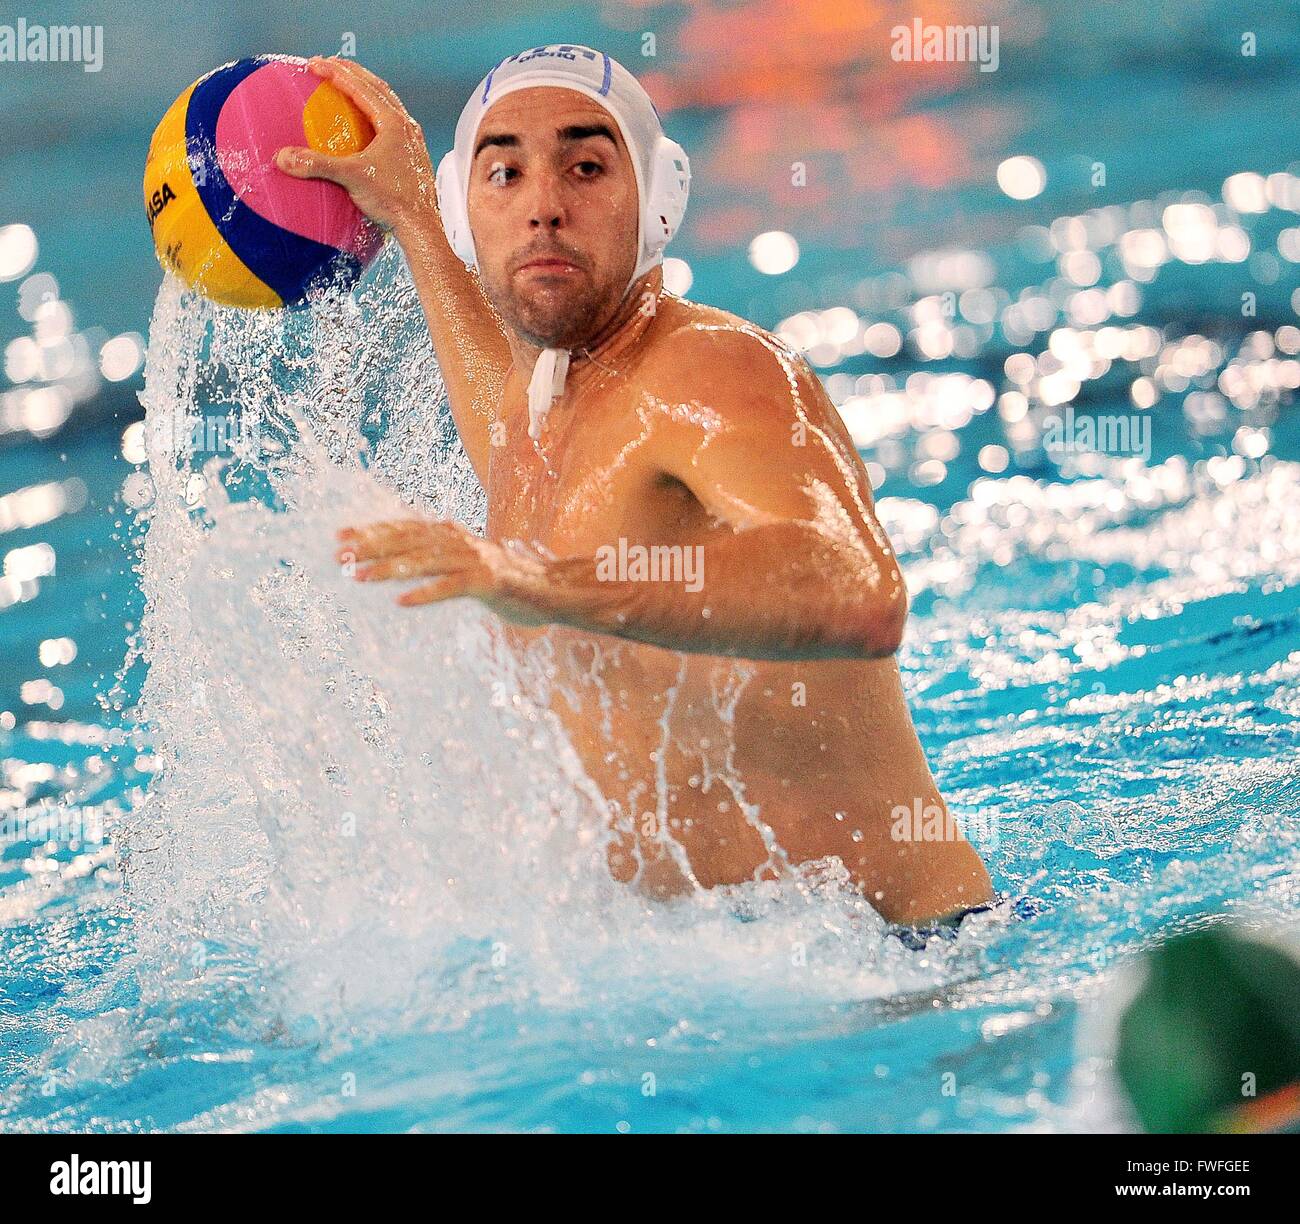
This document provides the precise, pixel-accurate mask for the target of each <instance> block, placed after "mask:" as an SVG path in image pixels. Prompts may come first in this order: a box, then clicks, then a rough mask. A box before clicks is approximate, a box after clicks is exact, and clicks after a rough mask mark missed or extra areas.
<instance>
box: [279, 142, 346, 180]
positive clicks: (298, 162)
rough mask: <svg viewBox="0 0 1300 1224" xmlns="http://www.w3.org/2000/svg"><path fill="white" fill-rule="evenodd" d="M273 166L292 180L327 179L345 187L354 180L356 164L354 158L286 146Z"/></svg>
mask: <svg viewBox="0 0 1300 1224" xmlns="http://www.w3.org/2000/svg"><path fill="white" fill-rule="evenodd" d="M275 164H276V165H277V166H279V167H280V169H281V170H283V171H284V172H285V174H288V175H290V176H292V177H293V178H315V179H329V181H330V182H331V183H338V184H339V185H340V186H342V187H346V186H348V185H349V183H351V182H352V181H353V180H354V177H355V175H356V173H357V163H356V160H355V158H354V157H352V156H348V157H336V156H335V155H334V154H333V153H318V152H316V150H315V149H303V148H298V147H296V146H294V145H286V146H285V147H284V148H283V149H281V150H280V151H279V152H278V153H276V155H275Z"/></svg>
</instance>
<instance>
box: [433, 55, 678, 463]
mask: <svg viewBox="0 0 1300 1224" xmlns="http://www.w3.org/2000/svg"><path fill="white" fill-rule="evenodd" d="M546 85H550V86H555V87H557V88H560V89H572V90H574V91H575V92H577V93H580V94H584V95H585V96H586V97H588V98H591V99H592V100H593V101H595V102H596V103H598V104H599V105H600V106H601V107H602V108H604V109H605V110H606V111H608V112H609V115H610V118H612V119H613V120H614V122H615V124H616V125H617V126H618V130H619V134H620V135H621V136H622V137H623V143H624V144H625V145H626V146H627V150H628V154H629V155H630V157H631V158H632V168H633V170H634V171H635V174H636V186H637V195H638V198H639V200H640V205H641V208H640V213H639V217H638V225H637V241H638V255H637V263H636V267H635V269H634V270H633V272H632V279H631V281H629V282H628V287H629V288H630V287H631V285H632V284H634V283H635V282H636V281H637V280H638V279H639V278H640V277H642V276H644V275H645V273H646V272H648V271H649V270H650V269H651V268H653V267H654V266H655V265H656V264H657V263H659V262H661V260H662V259H663V250H664V247H665V246H666V245H667V244H668V240H669V239H670V238H671V237H672V236H673V234H675V233H676V232H677V229H678V227H679V226H680V225H681V222H682V217H683V215H684V214H685V212H686V200H687V197H688V195H689V193H690V181H691V171H690V162H689V161H688V160H687V157H686V153H685V151H684V150H683V149H682V147H681V145H679V144H678V143H677V142H676V141H675V140H670V139H669V138H668V137H667V136H665V135H664V132H663V127H662V126H661V124H660V122H659V114H658V112H657V111H656V110H655V108H654V103H653V102H651V101H650V95H649V94H647V93H646V91H645V90H644V89H642V88H641V83H640V82H639V81H638V80H637V79H636V77H634V76H633V75H632V74H631V73H630V72H629V71H628V70H627V69H626V68H624V67H623V65H622V64H620V63H618V61H617V60H613V59H611V58H610V57H609V56H608V55H605V54H604V53H603V52H600V51H593V50H592V49H591V48H590V47H579V46H573V45H570V44H567V43H563V44H559V45H556V46H551V47H534V48H533V49H532V50H529V51H521V52H520V53H519V54H518V55H512V56H510V58H509V59H505V60H502V61H501V63H499V64H498V65H497V66H496V67H495V68H493V69H492V71H491V72H489V73H488V74H487V76H485V77H484V78H483V80H482V81H480V82H479V85H478V88H477V89H475V90H474V93H473V94H472V95H471V96H470V99H469V101H468V102H466V103H465V109H464V110H463V111H461V114H460V120H459V121H458V122H457V124H456V143H455V145H454V146H453V148H452V150H451V152H449V153H448V154H447V155H446V156H445V157H444V158H443V159H442V161H441V163H440V164H439V166H438V174H437V191H438V210H439V212H440V213H441V214H442V224H443V228H444V230H445V231H446V233H447V241H448V242H449V243H450V244H451V248H452V250H453V251H455V252H456V254H457V255H458V256H460V258H461V259H462V260H463V261H464V263H465V265H466V266H467V267H470V268H473V267H475V266H476V265H477V263H478V255H477V253H476V251H475V249H474V235H473V233H471V231H470V227H469V176H470V166H471V163H472V162H473V159H474V143H475V141H476V140H477V139H478V129H479V125H480V124H481V123H482V121H483V116H484V115H485V114H486V113H487V111H488V110H489V108H490V107H491V106H492V105H493V103H495V102H497V101H498V100H499V99H501V98H503V97H505V95H506V94H508V93H513V92H514V91H515V90H517V89H533V88H536V87H538V86H546ZM568 357H569V354H568V353H567V352H565V351H564V350H562V349H544V350H543V352H542V355H541V357H540V358H539V359H538V362H537V365H536V366H535V367H534V370H533V379H532V382H531V383H530V384H529V388H528V402H529V433H530V435H531V436H532V437H534V438H536V437H537V436H538V435H539V434H540V431H541V418H542V416H543V415H544V413H545V411H546V409H547V408H549V407H550V402H551V399H552V398H553V397H554V396H556V395H559V394H560V393H561V392H562V391H563V389H564V377H565V370H566V369H567V367H568Z"/></svg>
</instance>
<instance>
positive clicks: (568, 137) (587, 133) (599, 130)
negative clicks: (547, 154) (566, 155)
mask: <svg viewBox="0 0 1300 1224" xmlns="http://www.w3.org/2000/svg"><path fill="white" fill-rule="evenodd" d="M559 136H560V139H561V140H563V141H566V142H567V141H574V140H587V139H589V138H590V137H592V136H603V137H604V138H605V139H606V140H608V141H609V143H610V144H612V145H614V146H615V147H617V146H618V140H617V139H616V138H615V136H614V133H613V132H611V131H610V129H609V125H608V124H604V123H577V124H574V125H573V126H571V127H566V128H561V129H560V132H559Z"/></svg>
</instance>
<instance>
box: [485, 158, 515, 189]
mask: <svg viewBox="0 0 1300 1224" xmlns="http://www.w3.org/2000/svg"><path fill="white" fill-rule="evenodd" d="M515 173H516V171H515V170H513V169H512V168H511V167H510V166H507V165H504V164H503V163H501V162H494V163H493V164H492V169H491V170H489V171H488V182H489V183H491V184H492V185H493V186H494V187H504V186H505V185H506V183H508V182H509V181H510V179H511V177H512V176H513V175H514V174H515Z"/></svg>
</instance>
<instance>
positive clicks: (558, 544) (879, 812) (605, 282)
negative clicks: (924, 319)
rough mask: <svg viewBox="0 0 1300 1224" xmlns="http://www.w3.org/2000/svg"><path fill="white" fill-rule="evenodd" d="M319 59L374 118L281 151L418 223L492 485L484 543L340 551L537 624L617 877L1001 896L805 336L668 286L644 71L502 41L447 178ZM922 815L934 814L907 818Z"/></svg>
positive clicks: (459, 397) (348, 544)
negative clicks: (355, 133) (942, 788)
mask: <svg viewBox="0 0 1300 1224" xmlns="http://www.w3.org/2000/svg"><path fill="white" fill-rule="evenodd" d="M313 69H314V71H316V72H317V73H318V74H319V75H320V76H322V77H324V78H325V79H327V80H330V81H332V82H333V83H334V84H335V85H336V86H338V87H339V88H340V89H341V90H343V92H345V93H346V94H348V95H349V96H350V97H351V98H352V99H353V101H354V102H355V103H356V104H357V106H358V107H360V108H361V110H362V111H364V112H365V113H366V114H367V115H368V116H369V117H370V119H371V121H372V122H373V124H374V127H375V132H376V135H375V138H374V140H373V141H372V143H371V144H370V145H369V147H368V148H367V149H365V150H364V151H363V152H361V153H359V154H356V155H354V156H350V157H344V158H335V157H331V156H328V155H325V154H313V153H311V152H310V151H308V150H305V149H285V150H282V151H281V153H280V155H279V164H280V166H281V168H282V169H284V170H285V171H286V172H288V173H292V174H297V175H300V176H302V177H313V176H314V177H322V178H328V179H332V180H333V181H335V182H337V183H339V184H341V185H342V186H343V187H344V188H345V189H347V191H348V192H349V193H350V194H351V196H352V198H353V199H354V200H355V201H356V203H357V204H358V206H359V207H360V208H361V209H363V210H364V211H365V212H366V213H367V214H368V215H369V216H370V217H372V218H374V219H375V220H376V221H377V222H379V223H381V224H383V225H386V226H388V227H389V228H390V229H391V230H392V232H393V234H394V235H395V237H396V238H397V241H398V242H400V243H401V245H402V248H403V250H404V252H405V254H406V257H407V261H408V263H409V265H410V268H411V273H412V275H413V277H414V280H415V284H416V286H417V288H418V291H419V294H420V300H421V302H422V304H423V307H424V312H425V316H426V318H427V320H428V324H429V332H430V335H431V337H432V340H433V346H434V350H435V352H436V354H437V358H438V363H439V365H440V367H441V369H442V374H443V378H444V380H445V382H446V386H447V393H448V398H449V400H450V405H451V411H452V413H453V416H454V418H455V421H456V426H457V429H458V430H459V433H460V437H461V440H462V442H463V444H464V446H465V450H466V452H467V454H468V456H469V458H470V460H471V462H472V463H473V465H474V468H475V470H476V471H477V473H478V476H479V479H480V480H481V481H482V483H483V485H484V487H485V489H486V490H487V495H488V520H487V538H486V539H481V538H479V537H478V536H476V535H474V534H473V533H471V532H469V531H467V530H465V529H464V528H462V527H460V526H458V525H456V524H454V523H440V522H431V521H426V520H418V519H417V520H408V521H402V522H393V523H380V524H375V525H371V526H366V527H358V528H356V529H351V530H346V531H344V532H341V533H340V537H339V538H340V542H341V545H342V547H341V549H340V556H341V558H343V557H347V556H352V557H355V559H356V560H358V561H361V562H364V563H365V564H364V565H363V566H361V567H360V568H359V569H358V571H357V575H356V576H357V577H358V578H359V579H363V580H375V579H402V578H405V579H410V578H420V579H426V580H427V579H431V581H423V582H422V583H421V584H420V585H417V586H415V587H414V588H412V589H409V590H407V591H406V592H405V593H404V594H402V595H401V596H400V597H399V602H400V603H402V604H405V605H418V604H427V603H432V602H435V601H438V600H445V599H452V598H458V597H466V596H468V597H472V598H475V599H478V600H480V601H481V602H482V603H484V604H485V605H487V607H489V608H491V609H492V610H493V611H494V612H495V613H497V614H498V615H499V616H500V617H501V618H502V620H503V621H504V622H505V623H506V626H507V632H508V633H509V635H510V639H511V642H512V645H513V646H514V648H515V649H516V650H518V651H520V652H525V651H528V650H530V649H535V648H536V647H537V646H538V639H539V638H542V637H543V635H544V638H545V640H544V642H543V643H542V645H543V646H544V647H545V648H546V649H547V650H549V651H550V652H551V653H550V654H549V655H548V658H549V659H550V661H551V679H552V683H553V688H554V697H553V709H554V710H555V713H556V714H557V716H558V717H559V718H560V720H561V721H562V723H563V725H564V727H565V729H566V731H567V733H568V736H569V738H570V739H571V741H572V743H573V746H574V748H575V750H576V751H577V753H578V754H579V756H580V758H581V759H582V762H583V765H584V767H585V769H586V772H587V773H588V775H589V776H590V777H591V778H592V780H593V781H594V782H595V783H596V784H597V786H598V787H599V789H600V791H601V794H602V795H603V796H604V798H605V801H606V803H607V805H608V809H609V811H608V814H609V817H610V819H611V822H612V825H611V827H612V829H613V831H614V835H613V837H612V839H611V844H610V853H609V859H610V867H611V870H612V871H613V873H614V875H615V876H616V877H617V878H619V879H622V880H626V881H629V882H636V883H637V884H639V885H640V886H642V887H644V888H646V889H648V890H649V891H651V892H653V893H655V894H658V895H667V894H672V893H674V892H680V891H682V890H684V889H687V888H691V887H696V886H702V887H711V886H713V885H717V884H732V883H739V882H742V881H745V880H749V879H753V878H756V877H757V878H764V877H771V876H773V875H779V874H781V873H783V872H786V871H788V870H789V868H790V866H791V865H794V864H798V863H803V862H807V861H809V860H816V859H825V858H830V857H832V856H834V857H837V858H838V859H840V860H841V861H842V862H843V864H844V866H845V867H846V868H847V870H848V872H849V874H850V876H851V878H852V880H853V881H854V883H855V884H856V885H857V886H858V887H860V888H861V889H862V891H863V892H864V894H865V896H866V897H867V898H868V899H869V900H870V901H871V902H872V903H873V904H874V906H875V907H876V909H877V910H878V911H879V912H880V913H881V914H882V915H883V916H884V917H885V918H886V919H887V920H890V921H893V922H898V923H905V924H921V923H925V922H929V921H933V920H938V919H943V918H950V917H952V916H954V915H959V914H961V913H962V912H964V911H965V910H967V909H968V908H971V907H975V906H978V905H981V904H983V903H986V902H988V901H989V899H990V897H991V891H992V890H991V887H990V882H989V877H988V873H987V872H986V871H985V869H984V865H983V864H982V863H981V862H980V859H979V856H978V855H977V854H976V853H975V851H974V850H973V849H972V848H971V846H970V845H969V843H968V842H966V841H965V840H964V839H963V838H962V837H961V836H960V834H959V833H958V832H956V830H955V826H954V825H953V823H952V821H951V820H949V819H947V810H946V808H945V807H944V805H943V800H942V798H941V797H940V796H939V793H938V791H937V789H936V787H935V783H934V779H933V778H932V776H931V774H930V770H929V768H928V766H927V764H926V761H925V757H924V755H923V753H922V751H921V746H920V744H919V742H918V740H917V736H916V732H915V730H914V728H913V726H912V721H911V718H910V716H909V714H908V711H907V708H906V705H905V703H904V698H903V692H902V686H901V683H900V680H899V673H898V666H897V664H896V663H895V661H894V657H893V656H894V653H895V651H896V650H897V649H898V645H899V641H900V639H901V637H902V633H903V626H904V621H905V619H906V613H907V597H906V592H905V590H904V587H903V581H902V577H901V575H900V573H899V569H898V563H897V561H896V559H895V557H894V554H893V552H892V550H891V549H890V546H889V543H888V540H887V539H886V537H885V534H884V532H883V531H882V529H881V527H880V525H879V524H878V522H877V521H876V518H875V513H874V510H873V506H872V499H871V492H870V486H869V483H868V480H867V476H866V472H865V470H864V469H863V465H862V462H861V460H860V459H859V457H858V455H857V453H856V451H855V449H854V447H853V444H852V442H851V440H850V439H849V437H848V434H847V432H846V430H845V429H844V426H843V424H842V422H841V421H840V419H839V416H838V414H837V413H836V411H835V409H834V407H833V405H831V403H830V402H829V400H828V398H827V396H826V394H825V392H824V390H823V388H822V386H821V384H820V382H819V380H818V379H817V378H816V377H815V376H814V375H813V373H812V372H811V370H810V369H809V368H808V366H807V364H806V363H805V362H804V361H803V360H802V359H801V358H800V357H798V356H797V355H796V354H795V353H793V352H792V351H791V350H790V349H789V348H787V347H786V346H785V345H783V344H782V343H780V342H779V341H778V340H776V339H775V338H774V337H772V336H771V335H769V334H768V333H767V332H765V331H763V330H762V329H761V328H759V327H756V326H754V325H753V324H751V323H748V322H746V321H745V320H743V319H740V318H737V317H736V316H734V315H730V314H727V313H725V312H724V311H721V310H715V309H712V308H710V307H707V306H702V305H697V304H695V303H693V302H688V301H685V300H683V299H681V298H678V297H675V296H673V295H672V294H669V293H667V292H665V291H664V289H663V278H662V270H661V266H660V265H661V252H662V249H663V246H664V243H665V242H666V240H667V238H668V237H669V236H670V235H671V231H672V229H674V228H675V226H676V224H677V223H678V222H679V221H680V219H681V212H682V211H683V210H684V208H685V199H686V185H687V181H688V171H687V170H686V158H685V154H684V153H682V151H681V149H680V148H679V147H678V146H676V145H675V144H673V143H672V142H671V141H668V140H667V138H666V137H664V136H663V135H662V132H661V130H660V128H659V119H658V116H657V115H656V114H655V112H654V108H653V106H651V104H650V101H649V98H648V97H647V96H646V94H645V93H644V91H643V90H642V89H641V87H640V86H639V84H638V83H637V82H636V80H635V78H633V77H632V76H631V74H630V73H628V72H627V71H626V69H624V68H622V66H621V65H619V64H617V63H615V62H614V61H612V60H610V59H609V58H608V57H607V56H604V55H602V54H600V53H599V52H593V51H590V50H588V49H587V48H582V47H571V46H560V47H548V48H536V49H533V50H531V51H527V52H524V53H522V54H521V55H518V56H512V57H511V58H510V59H508V60H506V61H504V62H503V63H502V64H500V65H498V66H497V68H495V69H494V70H493V72H492V73H491V74H489V76H488V77H487V78H485V80H484V81H483V82H482V83H481V84H480V85H479V87H478V89H477V90H476V91H475V93H474V95H473V97H472V98H471V99H470V101H469V103H468V104H467V105H466V108H465V111H464V113H463V114H462V116H461V119H460V122H459V123H458V125H457V129H456V147H455V148H454V149H453V151H452V153H451V154H449V155H448V158H447V159H446V160H445V161H444V164H443V166H442V168H441V169H440V170H439V174H438V179H437V185H436V189H435V178H434V174H433V171H432V165H431V163H430V160H429V156H428V152H427V149H426V146H425V142H424V137H423V134H422V132H421V130H420V128H419V126H418V125H417V124H416V123H415V121H414V120H413V119H412V118H411V117H410V116H409V115H408V114H407V112H406V111H405V109H404V108H403V107H402V105H401V103H400V101H399V100H398V98H397V96H396V95H395V94H394V92H393V91H392V89H390V88H389V86H388V85H386V84H385V83H384V82H383V81H381V80H380V79H379V78H378V77H376V76H374V75H373V74H372V73H370V72H368V71H366V70H365V69H364V68H362V67H360V66H359V65H357V64H354V63H351V62H349V61H345V60H317V61H313ZM439 197H441V207H440V199H439ZM468 264H475V265H476V272H477V275H476V274H475V272H474V271H471V270H470V268H469V267H468V266H467V265H468ZM652 549H658V550H659V551H658V553H651V552H650V551H649V550H652ZM642 550H646V551H642ZM648 556H657V557H658V558H659V559H660V563H661V564H664V563H667V562H668V561H669V559H670V558H671V559H672V561H671V563H670V564H668V565H667V568H668V570H669V572H668V573H666V574H665V573H658V574H655V573H654V571H653V570H650V571H648V572H647V568H646V566H644V565H642V566H641V567H640V568H638V564H637V560H636V559H637V558H638V557H639V558H640V560H641V561H642V562H644V561H645V559H646V558H647V557H648ZM691 561H695V562H697V563H698V564H696V565H691V564H689V563H690V562H691ZM656 577H657V578H658V579H659V580H653V578H656ZM665 578H666V579H668V580H666V581H665V580H664V579H665ZM674 579H676V580H674ZM903 811H906V813H908V815H909V819H907V820H900V815H901V813H902V812H903ZM919 811H927V812H930V813H934V814H938V815H941V817H942V819H941V820H936V821H927V822H926V825H925V827H926V829H928V830H930V831H931V833H930V834H925V833H923V834H922V836H921V837H919V838H918V837H917V836H916V835H915V834H916V831H917V826H918V824H919V823H920V822H915V821H913V820H911V819H910V816H911V814H912V813H914V812H919ZM936 828H939V829H940V836H938V837H937V838H933V837H932V833H933V831H934V829H936Z"/></svg>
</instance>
